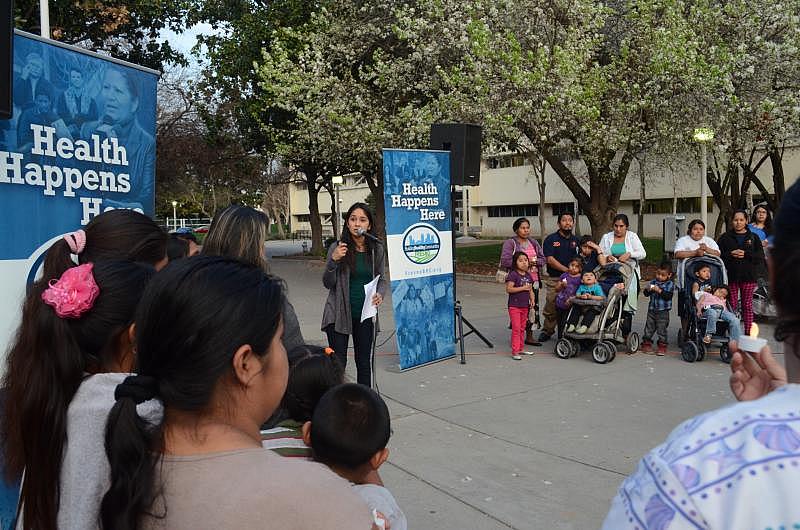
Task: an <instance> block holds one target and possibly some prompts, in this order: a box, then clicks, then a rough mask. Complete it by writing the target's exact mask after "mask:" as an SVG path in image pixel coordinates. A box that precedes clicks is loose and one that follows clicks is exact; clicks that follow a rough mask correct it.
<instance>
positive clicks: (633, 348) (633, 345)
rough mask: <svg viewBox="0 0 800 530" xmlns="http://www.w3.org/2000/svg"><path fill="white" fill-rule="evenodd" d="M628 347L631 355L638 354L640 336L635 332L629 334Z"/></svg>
mask: <svg viewBox="0 0 800 530" xmlns="http://www.w3.org/2000/svg"><path fill="white" fill-rule="evenodd" d="M626 345H627V346H628V352H629V353H636V352H637V351H639V334H638V333H636V332H635V331H632V332H631V333H629V334H628V341H627V343H626Z"/></svg>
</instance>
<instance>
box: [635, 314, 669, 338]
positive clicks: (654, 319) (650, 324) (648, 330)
mask: <svg viewBox="0 0 800 530" xmlns="http://www.w3.org/2000/svg"><path fill="white" fill-rule="evenodd" d="M669 311H670V310H669V309H663V310H661V311H655V310H648V311H647V323H646V324H645V325H644V336H643V337H642V339H644V340H646V341H647V342H650V341H651V340H652V338H653V334H657V335H658V342H659V343H663V344H667V342H668V340H667V328H669Z"/></svg>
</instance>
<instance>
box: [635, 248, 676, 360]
mask: <svg viewBox="0 0 800 530" xmlns="http://www.w3.org/2000/svg"><path fill="white" fill-rule="evenodd" d="M674 292H675V284H674V283H673V281H672V265H671V264H670V262H669V261H664V262H663V263H661V265H659V266H658V270H657V271H656V277H655V279H653V280H651V281H650V283H649V284H647V286H646V287H645V288H644V295H645V296H647V297H649V298H650V305H649V306H648V307H647V324H645V326H644V336H643V341H642V351H643V352H649V351H650V349H651V348H652V346H653V343H652V338H653V334H654V333H657V334H658V352H657V353H656V355H664V354H665V353H666V352H667V342H668V341H667V329H668V328H669V313H670V311H671V310H672V295H673V293H674Z"/></svg>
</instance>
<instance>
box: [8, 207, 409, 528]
mask: <svg viewBox="0 0 800 530" xmlns="http://www.w3.org/2000/svg"><path fill="white" fill-rule="evenodd" d="M371 226H372V218H371V212H370V211H369V209H368V207H367V206H366V205H362V204H359V205H355V206H354V208H351V211H350V212H349V213H348V222H347V227H346V228H345V231H346V234H345V236H344V237H343V238H342V240H343V241H346V243H345V244H344V245H335V246H334V247H332V249H331V257H330V259H329V263H328V267H327V269H326V273H325V285H326V286H327V287H329V288H330V289H331V299H330V300H329V302H331V306H332V309H333V312H332V314H331V315H330V316H328V315H327V313H326V317H325V319H330V320H331V322H327V320H325V321H323V328H325V329H327V330H329V336H331V337H332V339H331V344H332V345H333V346H334V348H333V349H330V348H326V349H320V348H316V347H314V346H310V345H307V344H305V341H304V339H303V337H302V334H301V332H300V326H299V322H298V319H297V316H296V314H295V311H294V308H293V307H292V305H291V304H290V303H289V301H288V298H287V295H286V288H285V285H284V282H283V281H282V280H281V279H280V278H277V277H275V276H272V275H270V274H269V265H268V262H267V260H266V258H265V254H264V243H265V241H266V234H267V219H266V217H265V216H264V214H263V213H261V212H258V211H256V210H254V209H252V208H248V207H244V206H238V205H233V206H230V207H228V208H225V209H224V210H222V211H221V212H219V213H218V214H217V215H215V217H214V220H213V222H212V224H211V226H210V229H209V232H208V235H207V237H206V239H205V241H204V244H203V245H202V247H200V246H199V245H198V242H197V240H196V239H195V236H194V235H193V234H191V233H182V232H177V233H174V234H167V233H165V232H164V230H163V229H162V228H160V227H159V226H158V225H156V224H155V223H154V222H153V221H152V220H151V219H150V218H148V217H146V216H144V215H142V214H140V213H137V212H135V211H133V210H112V211H108V212H106V213H103V214H101V215H98V216H96V217H94V218H93V219H92V221H91V222H90V223H89V224H87V225H86V226H85V227H84V228H83V229H80V230H77V231H75V232H72V233H70V234H67V235H65V236H64V237H63V238H62V239H59V240H58V241H57V242H56V243H54V244H53V245H52V247H51V248H50V249H49V250H48V251H47V254H46V257H45V260H44V264H43V272H42V275H41V277H40V279H39V280H37V281H36V282H35V283H34V284H32V285H31V286H30V287H29V289H28V293H27V295H26V298H25V301H24V305H23V307H22V320H21V323H20V326H19V329H18V331H17V333H16V336H15V338H14V341H13V344H12V345H11V347H10V350H9V354H8V357H7V364H6V370H5V374H4V379H3V393H2V403H3V407H2V415H1V416H0V436H2V439H3V441H4V444H3V448H2V449H3V460H2V462H3V471H4V473H5V477H4V478H5V479H6V481H7V482H8V483H14V482H15V481H21V485H20V494H19V504H18V512H17V528H23V529H28V528H31V529H48V528H70V529H96V528H114V529H126V528H127V529H135V528H143V529H146V528H153V529H155V528H232V527H235V528H261V527H262V526H263V525H264V524H269V526H271V527H275V528H287V529H288V528H295V529H306V528H307V529H311V528H322V527H325V528H341V529H354V528H364V529H367V528H376V529H377V528H391V529H394V530H404V529H405V528H406V527H407V523H406V519H405V516H404V514H403V512H402V510H401V509H400V507H399V506H398V505H397V502H396V501H395V500H394V498H393V497H392V495H391V493H390V492H389V491H388V490H387V489H386V488H385V487H384V486H383V483H382V481H381V478H380V475H379V473H378V469H379V468H380V466H381V465H382V464H383V463H384V462H385V461H386V459H387V457H388V449H387V447H386V446H387V444H388V441H389V437H390V434H391V427H390V417H389V411H388V409H387V407H386V404H385V403H384V402H383V400H382V398H381V397H380V396H379V395H378V394H377V393H376V392H375V391H373V390H372V389H371V388H370V386H369V381H370V379H369V363H363V362H362V359H359V357H358V355H359V354H363V353H364V352H365V351H367V352H368V351H369V350H370V344H369V342H370V340H371V331H370V330H369V329H368V330H366V332H364V331H363V330H359V329H358V327H357V325H356V322H355V321H353V319H352V318H350V317H351V305H352V306H355V305H356V304H358V303H359V302H361V303H363V284H364V281H363V280H364V279H365V278H369V279H371V276H370V274H371V268H372V266H373V263H374V266H375V267H376V268H379V267H382V262H378V258H377V257H378V256H382V254H383V253H382V251H380V250H381V249H378V250H379V252H375V253H374V254H371V253H369V252H368V250H371V249H370V243H369V240H368V239H365V237H364V231H369V230H370V229H371ZM348 247H349V248H348ZM372 256H375V258H374V262H373V257H372ZM365 271H366V273H365ZM329 273H330V274H329ZM329 276H330V277H329ZM348 281H349V284H350V286H348ZM367 281H368V280H367ZM353 285H356V286H360V287H361V288H362V289H361V290H362V295H361V298H362V299H361V300H360V301H359V300H358V299H356V298H357V297H356V289H353V288H351V286H353ZM383 289H385V286H383V287H382V288H379V290H378V293H379V294H377V295H376V297H375V299H373V300H372V301H371V302H372V303H374V304H379V303H380V302H381V299H382V293H383ZM342 319H343V320H344V323H342V322H340V320H342ZM358 324H360V322H359V323H358ZM340 326H341V327H340ZM351 333H352V334H353V335H354V337H355V341H356V351H357V365H358V380H359V382H364V383H365V384H361V385H359V384H345V381H344V377H343V374H344V363H343V362H342V360H340V359H341V357H343V356H344V354H345V352H346V349H347V338H348V335H349V334H351ZM340 335H341V337H340ZM368 336H369V337H368ZM342 337H343V338H342ZM365 342H366V344H365ZM336 348H339V350H336ZM287 349H288V350H289V351H290V354H289V356H288V359H287ZM320 350H321V351H320ZM366 355H369V353H367V354H366ZM232 493H233V494H232ZM309 498H311V499H314V502H313V503H307V502H305V500H306V499H309Z"/></svg>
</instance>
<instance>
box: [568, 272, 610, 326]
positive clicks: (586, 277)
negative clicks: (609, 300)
mask: <svg viewBox="0 0 800 530" xmlns="http://www.w3.org/2000/svg"><path fill="white" fill-rule="evenodd" d="M575 298H577V299H580V300H605V298H606V297H605V295H604V294H603V289H602V288H601V287H600V285H599V284H598V283H597V276H595V275H594V272H592V271H588V272H584V273H583V276H582V277H581V285H580V286H579V287H578V290H577V291H575ZM600 309H601V307H600V306H594V305H581V306H579V305H576V306H573V308H572V311H571V312H570V314H569V319H568V320H567V333H573V332H574V333H578V334H583V333H586V330H587V329H589V326H591V325H592V321H593V320H594V319H595V317H597V315H599V314H600ZM581 317H582V318H581ZM578 319H580V324H578Z"/></svg>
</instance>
